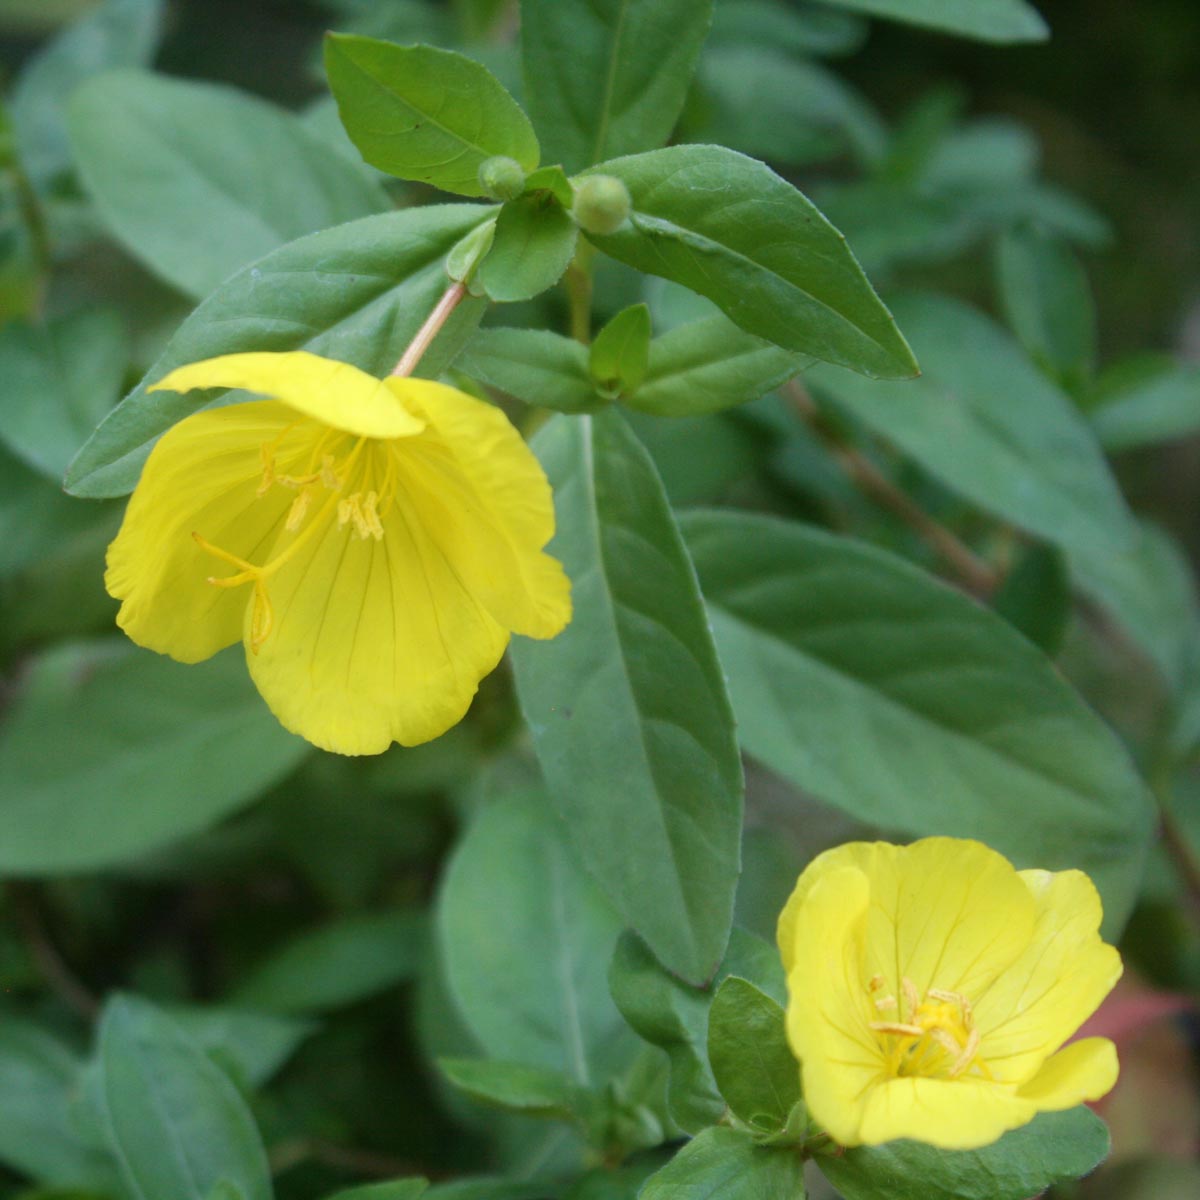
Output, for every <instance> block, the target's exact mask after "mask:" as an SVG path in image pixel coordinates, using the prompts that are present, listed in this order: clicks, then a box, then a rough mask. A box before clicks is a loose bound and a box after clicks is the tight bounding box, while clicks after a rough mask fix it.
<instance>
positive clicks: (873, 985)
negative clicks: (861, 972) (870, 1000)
mask: <svg viewBox="0 0 1200 1200" xmlns="http://www.w3.org/2000/svg"><path fill="white" fill-rule="evenodd" d="M885 983H887V980H886V979H884V977H883V976H882V975H872V976H871V982H870V983H868V984H867V987H868V988H869V989H870V990H871V991H873V992H877V991H879V989H880V988H881V987H883V985H884V984H885Z"/></svg>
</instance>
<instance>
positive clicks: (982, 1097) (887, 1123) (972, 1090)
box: [860, 1076, 1038, 1150]
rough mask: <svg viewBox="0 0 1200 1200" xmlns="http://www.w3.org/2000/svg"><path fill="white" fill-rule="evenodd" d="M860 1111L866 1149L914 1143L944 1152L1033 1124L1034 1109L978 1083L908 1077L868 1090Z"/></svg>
mask: <svg viewBox="0 0 1200 1200" xmlns="http://www.w3.org/2000/svg"><path fill="white" fill-rule="evenodd" d="M864 1109H865V1111H864V1113H863V1117H862V1124H861V1127H860V1138H861V1142H862V1144H864V1145H868V1146H877V1145H880V1144H881V1143H883V1142H890V1141H894V1140H895V1139H896V1138H916V1139H918V1140H919V1141H922V1142H928V1143H929V1144H930V1145H931V1146H938V1147H940V1148H941V1149H943V1150H974V1149H976V1148H978V1147H980V1146H988V1145H990V1144H991V1143H992V1142H994V1141H996V1139H997V1138H999V1137H1000V1136H1001V1135H1003V1134H1005V1133H1007V1132H1008V1131H1009V1130H1010V1129H1017V1128H1019V1127H1020V1126H1022V1125H1025V1124H1027V1123H1028V1122H1029V1121H1031V1120H1033V1118H1034V1117H1035V1116H1036V1115H1037V1111H1038V1106H1037V1105H1035V1104H1034V1103H1033V1102H1032V1101H1031V1100H1030V1099H1028V1098H1026V1097H1024V1096H1020V1095H1018V1094H1017V1093H1016V1092H1015V1090H1014V1089H1012V1088H1006V1087H1003V1086H1002V1085H998V1084H994V1083H988V1082H987V1081H986V1080H982V1079H975V1078H971V1079H965V1078H964V1079H925V1078H920V1077H916V1076H910V1077H904V1078H899V1079H891V1080H889V1081H888V1082H887V1083H884V1084H881V1085H879V1086H878V1087H874V1088H872V1089H871V1090H870V1092H869V1093H868V1094H867V1096H866V1098H865V1103H864Z"/></svg>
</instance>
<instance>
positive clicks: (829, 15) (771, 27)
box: [709, 0, 867, 56]
mask: <svg viewBox="0 0 1200 1200" xmlns="http://www.w3.org/2000/svg"><path fill="white" fill-rule="evenodd" d="M866 34H867V28H866V22H865V21H863V20H861V19H860V18H859V17H855V16H853V15H852V14H850V13H840V12H833V11H831V10H829V9H827V8H824V7H820V6H818V5H815V4H812V5H805V6H804V8H803V9H800V8H791V7H784V6H783V5H780V4H777V3H776V0H721V3H720V4H718V5H717V6H716V8H715V10H714V11H713V23H712V35H711V36H710V37H709V44H710V45H711V46H743V45H744V46H754V47H757V48H760V49H763V48H772V49H777V50H786V51H788V52H790V53H792V54H799V55H806V54H821V55H829V56H834V55H839V54H851V53H853V52H854V51H855V50H857V49H859V48H860V47H861V46H862V43H863V42H864V41H865V39H866Z"/></svg>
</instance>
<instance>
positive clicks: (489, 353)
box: [455, 329, 606, 413]
mask: <svg viewBox="0 0 1200 1200" xmlns="http://www.w3.org/2000/svg"><path fill="white" fill-rule="evenodd" d="M455 366H456V367H457V368H458V369H459V370H461V371H464V372H465V373H466V374H467V375H470V376H472V377H473V378H475V379H480V380H482V381H483V382H484V383H486V384H490V385H491V386H492V387H495V388H499V389H500V390H501V391H502V392H507V393H508V394H509V395H510V396H515V397H516V398H517V399H518V400H524V401H525V403H526V404H533V405H536V406H538V407H539V408H553V409H557V410H558V411H559V412H569V413H577V412H590V411H592V410H593V409H597V408H600V407H601V406H603V405H604V404H605V403H606V401H605V399H604V398H603V397H602V396H599V395H597V394H596V385H595V384H594V383H593V382H592V378H591V376H590V375H589V374H588V354H587V348H586V347H585V346H582V345H580V343H579V342H577V341H575V340H574V339H573V338H567V337H563V336H562V334H559V333H553V332H551V331H550V330H548V329H481V330H480V331H479V332H478V333H477V334H476V335H475V336H474V337H473V338H472V339H471V341H470V342H469V343H468V344H467V347H466V349H465V350H463V352H462V353H461V354H460V355H459V356H458V359H457V360H456V362H455Z"/></svg>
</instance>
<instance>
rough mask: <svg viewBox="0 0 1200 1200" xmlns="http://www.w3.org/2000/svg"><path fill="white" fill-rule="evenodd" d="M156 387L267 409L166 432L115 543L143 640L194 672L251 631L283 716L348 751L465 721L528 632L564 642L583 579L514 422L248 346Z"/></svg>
mask: <svg viewBox="0 0 1200 1200" xmlns="http://www.w3.org/2000/svg"><path fill="white" fill-rule="evenodd" d="M156 386H157V387H159V388H171V389H177V390H188V389H191V388H199V387H236V388H244V389H246V390H250V391H255V392H259V393H262V394H264V395H266V396H269V397H270V398H269V399H264V400H256V401H249V402H247V403H244V404H234V405H229V406H226V407H223V408H213V409H206V410H202V411H201V412H198V413H195V414H193V415H192V416H190V417H187V418H186V419H185V420H183V421H181V422H179V424H178V425H175V426H174V427H173V428H171V429H170V430H168V431H167V433H166V434H164V435H163V437H162V438H161V439H160V440H159V442H158V443H157V445H156V446H155V447H154V449H153V451H152V452H151V454H150V457H149V459H148V460H147V462H146V466H145V468H144V470H143V472H142V476H141V479H140V480H139V482H138V485H137V488H136V489H135V490H134V493H133V496H132V497H131V498H130V501H129V506H128V508H127V510H126V513H125V520H124V522H123V523H122V526H121V529H120V531H119V532H118V534H117V537H116V539H115V540H114V541H113V543H112V545H111V546H110V547H109V550H108V569H107V573H106V576H105V584H106V586H107V588H108V590H109V592H110V594H111V595H113V596H114V597H116V598H117V599H118V600H120V601H121V602H122V603H121V608H120V611H119V613H118V615H117V622H118V624H119V625H120V626H121V628H123V629H124V630H125V632H126V633H127V634H128V635H129V637H130V638H132V639H133V640H134V641H135V642H137V643H139V644H140V645H143V646H148V647H149V648H150V649H152V650H156V651H158V652H160V653H163V654H168V655H170V656H171V657H173V658H176V659H178V660H180V661H182V662H198V661H200V660H201V659H204V658H207V657H208V656H210V655H212V654H214V653H216V652H217V651H218V650H220V649H222V648H224V647H225V646H229V645H232V644H233V643H235V642H237V641H239V640H241V641H242V642H243V643H244V644H245V648H246V660H247V664H248V667H249V670H250V674H251V677H252V678H253V680H254V682H255V684H256V685H257V687H258V689H259V691H260V692H261V693H262V695H263V697H264V699H265V700H266V701H267V703H268V704H269V705H270V707H271V709H272V710H273V711H274V713H275V714H276V716H277V717H278V718H279V720H280V722H281V723H282V724H283V725H284V726H286V727H287V728H288V729H290V730H292V731H293V732H295V733H298V734H300V735H301V736H302V737H305V738H307V739H308V740H309V741H311V742H313V743H314V744H315V745H317V746H320V747H322V748H324V749H327V750H332V751H335V752H337V753H341V754H375V753H379V752H381V751H383V750H386V749H387V747H388V746H390V745H391V744H392V743H393V742H399V743H400V744H402V745H406V746H411V745H416V744H418V743H421V742H425V741H429V740H431V739H432V738H435V737H437V736H438V735H439V734H441V733H444V732H445V731H446V730H447V729H448V728H450V726H452V725H453V724H455V723H456V722H457V721H459V720H460V719H461V718H462V716H463V715H464V713H465V712H466V710H467V707H468V706H469V705H470V702H471V699H472V697H473V696H474V694H475V692H476V690H477V688H478V685H479V681H480V679H482V678H483V676H484V675H486V674H487V673H488V672H489V671H491V670H492V669H493V668H494V667H495V666H496V664H497V662H499V660H500V657H501V656H502V655H503V653H504V649H505V647H506V646H507V644H508V640H509V637H510V635H511V634H512V633H513V632H518V633H522V634H525V635H526V636H529V637H535V638H550V637H553V636H554V635H555V634H557V633H558V632H560V631H561V630H562V629H563V627H564V626H565V625H566V624H567V622H568V621H569V620H570V616H571V602H570V584H569V582H568V580H567V578H566V575H565V573H564V572H563V569H562V566H561V564H559V563H558V562H557V561H556V560H555V559H553V558H551V557H550V556H549V555H547V554H546V553H545V552H544V547H545V546H546V544H547V542H549V540H550V538H551V537H552V536H553V534H554V506H553V497H552V496H551V492H550V486H549V484H548V483H547V481H546V477H545V475H544V474H543V472H542V469H541V467H540V465H539V464H538V462H537V459H536V458H534V456H533V454H532V452H531V451H530V450H529V448H528V447H527V446H526V445H525V443H524V442H523V441H522V440H521V437H520V435H519V434H518V433H517V431H516V430H515V429H514V428H513V427H512V425H511V424H510V423H509V422H508V420H507V418H506V417H505V416H504V414H503V413H502V412H500V410H499V409H496V408H494V407H492V406H491V405H489V404H485V403H483V402H482V401H480V400H476V399H474V398H473V397H471V396H468V395H466V394H465V393H463V392H460V391H457V390H456V389H454V388H451V387H447V386H445V385H443V384H440V383H434V382H432V381H430V380H425V379H386V380H378V379H374V378H373V377H371V376H369V375H366V374H364V373H363V372H362V371H359V370H358V369H357V368H355V367H352V366H348V365H347V364H345V363H338V362H333V361H331V360H328V359H324V358H320V357H318V356H317V355H314V354H308V353H305V352H302V351H296V352H290V353H280V354H271V353H256V354H234V355H227V356H225V357H222V358H214V359H209V360H207V361H205V362H200V363H193V364H192V365H190V366H187V367H182V368H180V369H179V370H177V371H173V372H172V373H171V374H169V375H168V376H167V377H166V378H165V379H163V380H162V381H161V382H160V383H159V384H158V385H156Z"/></svg>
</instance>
